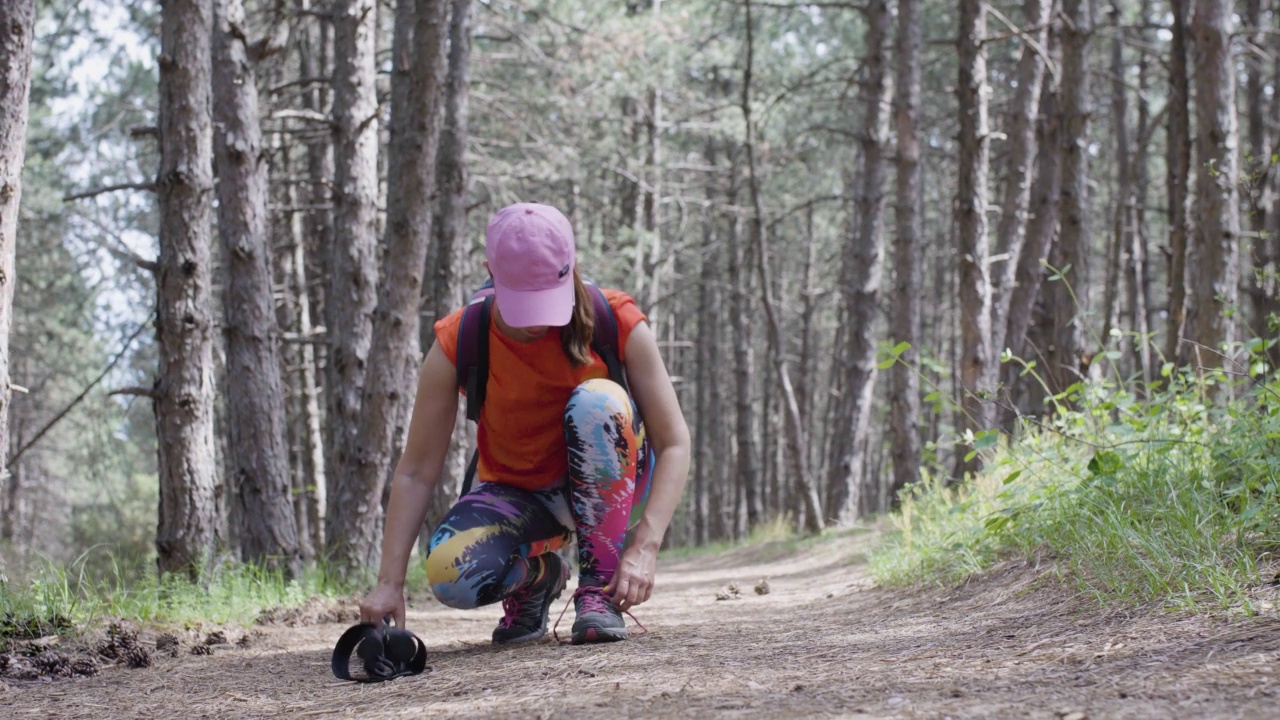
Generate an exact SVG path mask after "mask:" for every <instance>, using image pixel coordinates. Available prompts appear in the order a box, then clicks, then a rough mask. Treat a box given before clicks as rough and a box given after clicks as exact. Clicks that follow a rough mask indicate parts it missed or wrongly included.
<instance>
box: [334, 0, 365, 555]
mask: <svg viewBox="0 0 1280 720" xmlns="http://www.w3.org/2000/svg"><path fill="white" fill-rule="evenodd" d="M376 18H377V13H376V11H375V7H374V2H373V0H338V2H337V4H336V5H335V8H334V14H333V24H334V67H333V124H334V181H333V190H332V192H333V205H334V212H333V242H332V245H331V247H330V251H331V252H330V259H329V292H328V293H327V295H326V298H325V310H326V315H327V322H326V325H327V328H328V337H329V343H328V351H329V353H328V364H327V366H326V369H327V371H328V372H327V374H328V377H327V391H328V405H329V412H328V415H327V418H326V422H327V425H328V428H329V432H330V436H329V438H328V447H329V457H330V461H329V467H328V469H327V471H326V477H327V478H328V481H329V483H330V489H329V493H328V497H327V501H328V502H327V516H326V519H325V526H326V527H325V529H326V534H327V536H326V538H325V541H326V545H327V547H328V548H329V550H330V552H331V553H341V559H340V560H338V566H339V567H340V568H342V569H343V570H350V569H352V568H351V567H350V566H349V565H348V564H347V563H349V562H355V563H360V562H363V561H367V560H370V559H371V558H372V557H375V556H376V549H375V546H376V542H377V532H376V530H371V529H370V528H369V527H367V525H368V522H367V521H366V520H365V519H364V518H366V517H367V516H368V515H369V514H370V513H372V512H375V508H370V507H366V505H367V504H368V500H367V499H366V495H367V492H368V490H369V488H368V487H365V486H364V485H363V484H362V483H361V482H359V481H358V480H357V479H356V478H353V477H350V476H348V475H346V473H345V471H346V469H347V468H349V467H351V465H352V464H353V462H354V461H355V458H354V457H353V454H354V453H355V452H356V450H357V449H356V447H355V435H356V432H357V430H358V428H359V426H360V397H361V392H362V390H363V388H364V382H365V372H366V369H367V361H368V358H369V346H370V344H371V342H372V336H373V309H374V306H375V305H376V303H377V278H378V256H377V200H378V168H377V164H378V120H377V114H376V113H377V97H376V92H375V87H374V76H375V73H374V33H375V28H376V23H375V20H376ZM375 504H376V503H375ZM353 533H354V534H353ZM359 533H367V534H365V535H363V536H361V535H360V534H359ZM334 556H335V558H337V557H338V556H337V555H336V554H335V555H334Z"/></svg>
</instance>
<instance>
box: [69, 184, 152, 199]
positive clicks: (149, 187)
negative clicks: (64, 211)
mask: <svg viewBox="0 0 1280 720" xmlns="http://www.w3.org/2000/svg"><path fill="white" fill-rule="evenodd" d="M155 189H156V184H155V183H151V182H148V183H120V184H119V185H107V186H106V187H100V188H94V189H93V190H86V191H84V192H81V193H76V194H74V195H67V196H65V197H63V198H62V202H71V201H73V200H86V199H88V198H91V197H97V196H98V195H103V194H106V193H109V192H116V191H118V190H146V191H148V192H155Z"/></svg>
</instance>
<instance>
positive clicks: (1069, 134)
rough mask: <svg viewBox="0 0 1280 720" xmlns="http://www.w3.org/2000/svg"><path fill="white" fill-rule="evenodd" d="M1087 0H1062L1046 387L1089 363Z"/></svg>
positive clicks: (1059, 385)
mask: <svg viewBox="0 0 1280 720" xmlns="http://www.w3.org/2000/svg"><path fill="white" fill-rule="evenodd" d="M1092 12H1093V11H1092V8H1091V0H1064V1H1063V15H1064V17H1065V19H1064V22H1063V25H1062V87H1061V92H1060V103H1061V108H1062V137H1061V144H1062V195H1061V208H1060V210H1059V213H1060V217H1061V228H1060V231H1059V232H1060V235H1059V238H1058V243H1057V244H1056V245H1055V248H1054V253H1053V255H1052V260H1051V264H1052V265H1053V266H1054V271H1053V272H1054V274H1055V275H1056V276H1057V278H1056V279H1055V280H1054V281H1053V282H1051V283H1050V284H1049V286H1048V287H1047V288H1046V293H1047V302H1046V304H1047V306H1048V309H1049V313H1050V316H1051V318H1052V339H1051V343H1052V344H1051V346H1050V347H1049V348H1046V353H1045V356H1046V362H1045V364H1044V376H1045V379H1046V380H1047V381H1048V383H1049V389H1050V392H1054V393H1057V392H1060V391H1062V390H1063V389H1064V388H1066V387H1067V386H1069V385H1071V384H1072V383H1074V382H1076V381H1077V380H1079V379H1080V378H1081V377H1082V375H1083V371H1084V368H1085V365H1086V363H1087V360H1086V358H1084V357H1083V354H1084V353H1085V352H1086V351H1085V347H1086V338H1085V320H1086V317H1087V313H1088V311H1089V243H1090V235H1089V116H1090V115H1091V114H1092V112H1093V109H1092V99H1091V97H1090V94H1089V93H1090V73H1089V46H1090V40H1091V38H1092V36H1093V14H1092Z"/></svg>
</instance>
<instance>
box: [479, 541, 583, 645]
mask: <svg viewBox="0 0 1280 720" xmlns="http://www.w3.org/2000/svg"><path fill="white" fill-rule="evenodd" d="M542 561H543V562H544V563H546V564H547V567H546V568H545V569H544V570H543V573H542V577H541V578H539V579H538V580H536V581H534V582H532V583H530V584H528V585H526V586H525V587H523V588H521V589H519V590H517V591H515V592H514V593H511V594H510V595H508V596H507V598H506V599H505V600H503V601H502V610H503V615H502V619H501V620H499V621H498V627H496V628H494V629H493V642H494V644H495V645H511V644H514V643H522V642H530V641H532V640H538V639H540V638H541V637H542V636H543V635H546V634H547V615H549V614H550V612H551V604H552V603H554V602H555V601H556V598H558V597H560V593H562V592H564V586H565V585H567V584H568V583H569V566H567V565H565V564H564V561H563V560H561V559H560V556H559V555H557V554H555V553H553V552H549V553H546V554H544V555H543V556H542Z"/></svg>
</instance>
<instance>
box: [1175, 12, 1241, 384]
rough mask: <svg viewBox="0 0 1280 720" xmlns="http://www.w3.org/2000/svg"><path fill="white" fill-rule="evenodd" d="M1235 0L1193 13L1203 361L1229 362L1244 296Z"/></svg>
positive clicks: (1194, 321)
mask: <svg viewBox="0 0 1280 720" xmlns="http://www.w3.org/2000/svg"><path fill="white" fill-rule="evenodd" d="M1231 12H1232V3H1231V1H1230V0H1198V1H1197V2H1196V9H1195V14H1194V16H1193V18H1192V21H1191V45H1192V48H1193V50H1194V67H1195V69H1196V70H1195V82H1196V138H1195V146H1196V162H1197V164H1198V167H1199V171H1198V172H1196V215H1197V217H1199V219H1200V222H1198V223H1197V224H1196V232H1195V235H1194V237H1195V241H1194V243H1192V249H1191V250H1192V251H1191V253H1190V258H1189V264H1188V269H1189V270H1190V273H1189V277H1190V278H1191V282H1190V290H1191V293H1192V294H1191V296H1190V298H1189V302H1188V303H1187V335H1188V336H1189V338H1190V340H1192V341H1193V342H1194V343H1195V347H1193V348H1192V350H1191V352H1192V353H1193V354H1192V357H1193V358H1195V363H1196V365H1197V366H1199V367H1221V366H1222V365H1223V356H1222V355H1221V354H1220V353H1221V352H1222V344H1223V343H1227V342H1230V341H1232V340H1234V339H1235V332H1234V324H1233V321H1232V320H1231V318H1230V317H1228V312H1229V311H1234V310H1235V309H1236V306H1237V303H1238V288H1239V280H1240V268H1239V252H1240V248H1239V243H1240V204H1239V197H1238V194H1237V189H1236V187H1237V186H1236V183H1237V180H1238V178H1239V171H1238V167H1239V166H1238V162H1239V160H1238V158H1237V156H1236V143H1237V131H1236V107H1235V96H1236V94H1235V69H1234V63H1233V58H1232V53H1231Z"/></svg>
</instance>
